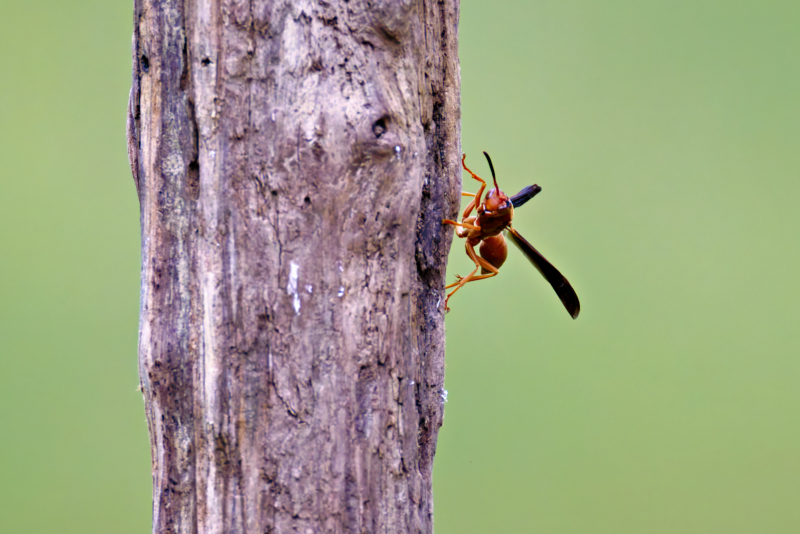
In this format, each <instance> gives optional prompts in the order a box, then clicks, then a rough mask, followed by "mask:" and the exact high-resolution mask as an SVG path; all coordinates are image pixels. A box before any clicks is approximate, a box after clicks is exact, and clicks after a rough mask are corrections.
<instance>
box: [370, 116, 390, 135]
mask: <svg viewBox="0 0 800 534" xmlns="http://www.w3.org/2000/svg"><path fill="white" fill-rule="evenodd" d="M386 121H387V117H381V118H380V119H378V120H376V121H375V124H373V125H372V133H374V134H375V137H377V138H380V136H382V135H383V134H385V133H386V130H387V129H388V128H387V126H386Z"/></svg>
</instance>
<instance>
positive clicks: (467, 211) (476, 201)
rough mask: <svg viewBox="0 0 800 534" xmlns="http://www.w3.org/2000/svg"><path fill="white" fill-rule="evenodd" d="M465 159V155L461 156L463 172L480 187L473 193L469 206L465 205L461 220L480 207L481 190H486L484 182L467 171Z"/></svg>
mask: <svg viewBox="0 0 800 534" xmlns="http://www.w3.org/2000/svg"><path fill="white" fill-rule="evenodd" d="M465 159H467V155H466V154H464V155H463V156H461V166H462V167H464V170H465V171H467V172H468V173H470V175H471V176H472V177H473V178H475V179H476V180H478V181H479V182H480V183H481V187H480V189H478V192H477V193H475V198H473V199H472V201H471V202H470V203H469V204H467V207H466V209H465V210H464V215H463V216H462V217H461V218H462V219H464V218H466V217H467V216H468V215H469V214H470V213H472V210H474V209H475V208H477V207H478V206H480V204H481V195H483V190H484V189H485V188H486V182H484V181H483V178H481V177H480V176H478V175H477V174H475V173H474V172H472V171H471V170H469V168H468V167H467V164H466V163H464V160H465ZM462 194H463V193H462Z"/></svg>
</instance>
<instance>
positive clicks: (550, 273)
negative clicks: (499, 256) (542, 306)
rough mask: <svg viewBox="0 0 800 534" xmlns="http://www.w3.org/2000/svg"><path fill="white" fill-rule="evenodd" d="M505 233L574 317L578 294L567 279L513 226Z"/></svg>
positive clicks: (577, 312)
mask: <svg viewBox="0 0 800 534" xmlns="http://www.w3.org/2000/svg"><path fill="white" fill-rule="evenodd" d="M505 234H506V237H508V238H509V240H510V241H511V242H512V243H514V244H515V245H516V246H517V248H518V249H520V250H521V251H522V253H523V254H525V257H526V258H528V260H530V262H531V263H532V264H533V266H534V267H536V269H537V270H538V271H539V272H540V273H542V276H544V278H545V280H547V281H548V282H550V285H551V286H553V289H555V291H556V295H558V298H560V299H561V302H562V303H563V304H564V307H565V308H566V309H567V312H569V314H570V315H571V316H572V318H573V319H576V318H577V317H578V314H579V313H580V311H581V303H580V302H579V301H578V295H576V294H575V290H574V289H572V286H571V285H570V284H569V280H567V279H566V278H565V277H564V275H563V274H561V273H560V272H558V269H556V268H555V267H553V264H551V263H550V262H549V261H547V260H546V259H544V256H542V255H541V254H539V251H538V250H536V249H535V248H533V245H531V244H530V243H528V241H527V240H526V239H525V238H524V237H522V236H521V235H519V232H517V231H516V230H515V229H514V228H512V227H511V226H509V227H508V228H507V229H506V231H505Z"/></svg>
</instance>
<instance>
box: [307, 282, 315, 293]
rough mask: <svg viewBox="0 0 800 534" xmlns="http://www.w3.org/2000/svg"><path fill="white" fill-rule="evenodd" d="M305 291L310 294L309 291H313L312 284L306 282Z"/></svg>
mask: <svg viewBox="0 0 800 534" xmlns="http://www.w3.org/2000/svg"><path fill="white" fill-rule="evenodd" d="M306 291H308V294H309V295H310V294H311V293H313V292H314V286H312V285H311V284H307V285H306Z"/></svg>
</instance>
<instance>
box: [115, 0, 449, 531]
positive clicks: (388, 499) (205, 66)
mask: <svg viewBox="0 0 800 534" xmlns="http://www.w3.org/2000/svg"><path fill="white" fill-rule="evenodd" d="M134 21H135V31H134V42H133V59H134V67H133V87H132V90H131V100H130V103H129V119H128V143H129V155H130V159H131V166H132V170H133V175H134V179H135V181H136V185H137V191H138V194H139V199H140V204H141V224H142V294H141V318H140V337H139V363H140V375H141V377H140V378H141V385H142V389H143V392H144V399H145V406H146V412H147V420H148V424H149V429H150V439H151V448H152V459H153V463H152V467H153V531H154V532H186V533H189V532H200V533H206V532H215V533H217V532H219V533H222V532H225V533H237V532H242V533H244V532H247V533H255V532H281V533H284V532H287V533H288V532H303V533H306V532H315V533H316V532H348V533H349V532H376V533H377V532H398V533H400V532H402V533H406V532H431V531H432V496H431V471H432V467H433V465H432V462H433V456H434V451H435V447H436V438H437V433H438V429H439V427H440V425H441V424H442V414H443V385H444V316H443V309H442V301H443V298H442V297H443V283H444V266H445V260H446V255H447V252H448V249H449V246H450V242H451V235H452V230H450V229H448V228H446V227H443V226H442V225H441V220H442V219H443V218H454V216H455V215H456V210H457V206H458V205H459V200H460V167H459V164H460V139H459V133H460V132H459V120H460V116H459V113H460V111H459V67H458V57H457V37H458V32H457V22H458V2H457V0H443V1H437V2H434V1H431V0H416V1H391V0H377V1H374V2H357V1H356V0H349V1H348V0H326V1H322V0H313V1H311V0H299V1H294V2H287V1H284V2H281V1H267V0H250V1H243V0H180V1H178V0H136V1H135V19H134Z"/></svg>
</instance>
